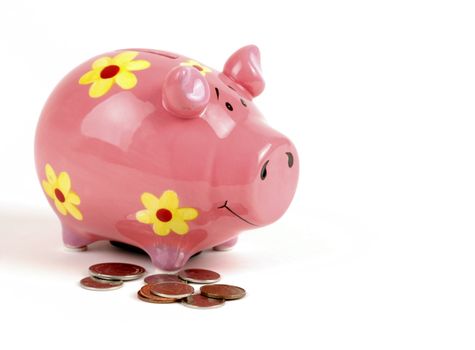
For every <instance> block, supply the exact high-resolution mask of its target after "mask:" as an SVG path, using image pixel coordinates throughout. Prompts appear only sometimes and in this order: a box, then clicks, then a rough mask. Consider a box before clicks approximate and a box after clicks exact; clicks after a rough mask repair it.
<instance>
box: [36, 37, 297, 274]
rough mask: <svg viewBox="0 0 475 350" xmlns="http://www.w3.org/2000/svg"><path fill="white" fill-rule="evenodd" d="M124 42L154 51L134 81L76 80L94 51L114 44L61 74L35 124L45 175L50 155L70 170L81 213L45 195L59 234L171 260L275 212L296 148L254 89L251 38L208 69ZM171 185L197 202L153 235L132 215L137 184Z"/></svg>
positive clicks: (177, 262) (160, 214)
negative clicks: (105, 85)
mask: <svg viewBox="0 0 475 350" xmlns="http://www.w3.org/2000/svg"><path fill="white" fill-rule="evenodd" d="M126 51H135V52H138V55H137V56H136V57H135V58H134V59H135V60H146V61H148V62H149V63H150V66H149V67H148V68H147V69H143V70H137V71H134V72H133V73H134V74H135V76H136V78H137V83H136V85H135V86H134V87H133V88H127V89H124V88H122V87H121V86H119V85H118V83H117V84H114V85H113V86H112V87H111V88H110V90H108V92H107V93H105V94H104V95H103V96H100V97H95V98H92V97H90V95H89V94H88V90H89V85H81V84H79V83H78V81H79V79H80V78H81V76H82V75H83V74H85V73H86V72H88V71H89V70H91V65H92V64H93V62H94V61H95V60H97V59H98V58H99V57H103V56H109V57H114V56H116V55H117V54H119V53H120V52H121V51H116V52H111V53H107V54H104V55H101V56H98V57H96V58H93V59H91V60H90V61H87V62H85V63H84V64H82V65H80V66H79V67H77V68H76V69H74V70H73V71H72V72H71V73H69V74H68V75H67V76H66V77H65V78H64V79H63V80H62V81H61V82H60V83H59V85H58V86H57V87H56V89H55V90H54V91H53V93H52V94H51V96H50V98H49V99H48V101H47V103H46V105H45V107H44V110H43V113H42V115H41V118H40V121H39V124H38V128H37V134H36V145H35V152H36V167H37V171H38V176H39V178H40V181H44V180H45V179H46V175H45V165H46V164H50V165H51V166H52V168H53V169H54V170H55V171H56V174H59V173H60V172H62V171H64V172H67V174H68V175H69V177H70V180H71V187H72V190H73V191H74V192H75V193H77V195H78V196H79V197H80V204H78V205H77V208H78V209H79V210H80V212H81V213H82V219H81V220H78V219H76V218H74V217H73V216H72V215H69V213H68V214H67V215H63V214H61V213H59V212H58V210H57V209H56V207H55V204H54V201H53V199H52V198H53V197H51V198H50V196H48V197H47V198H48V200H49V201H50V203H51V204H52V207H53V209H54V210H55V211H56V213H57V214H58V216H59V218H60V220H61V223H62V226H63V240H64V243H65V244H66V245H67V246H72V247H81V246H85V245H88V244H89V243H92V242H94V241H96V240H102V239H105V240H115V241H121V242H124V243H128V244H132V245H136V246H138V247H140V248H142V249H144V250H145V251H146V252H147V253H148V254H149V255H150V257H151V259H152V261H153V263H154V265H156V266H157V267H159V268H161V269H164V270H177V269H180V268H181V267H182V266H183V265H184V264H185V263H186V262H187V260H188V259H189V257H190V256H191V255H193V254H195V253H197V252H199V251H201V250H204V249H208V248H212V247H218V248H219V247H222V248H229V246H231V245H233V244H234V243H235V241H236V236H237V235H238V234H239V233H240V232H241V231H243V230H249V229H253V228H256V227H260V226H264V225H267V224H270V223H272V222H273V221H275V220H277V219H278V218H279V217H280V216H282V215H283V214H284V212H285V211H286V209H287V207H288V206H289V204H290V202H291V200H292V198H293V195H294V192H295V189H296V185H297V180H298V168H299V160H298V155H297V151H296V149H295V147H294V146H293V144H292V143H291V141H290V140H289V139H287V138H286V137H285V136H284V135H282V134H281V133H279V132H277V131H275V130H274V129H272V128H271V127H270V126H269V125H268V124H267V123H266V122H265V120H264V118H263V116H262V115H261V114H260V112H259V111H258V110H257V108H256V106H255V105H254V103H253V101H252V98H253V97H254V96H257V95H258V94H259V93H260V92H261V91H262V90H263V88H264V81H263V80H262V75H261V71H260V63H259V60H260V58H259V51H258V49H257V48H256V47H255V46H248V47H245V48H242V49H241V50H239V51H238V52H236V53H235V54H234V55H233V56H231V58H230V59H229V60H228V62H227V63H226V65H225V69H224V73H221V72H218V71H215V70H210V71H209V72H206V71H205V70H204V69H203V67H204V66H203V67H202V66H198V65H193V62H192V63H191V64H188V63H187V62H190V60H189V58H187V57H184V56H180V55H175V54H172V53H168V52H163V51H155V50H148V49H131V50H126ZM205 68H206V67H205ZM113 74H117V68H114V67H112V66H107V67H106V68H104V69H102V71H101V79H110V76H113ZM167 190H171V191H174V192H176V194H177V195H178V198H179V207H186V208H194V209H196V211H197V213H198V216H197V217H196V218H195V219H192V220H189V221H186V223H187V224H188V228H189V229H188V231H187V232H186V233H185V234H183V233H182V234H177V233H176V232H174V231H173V230H171V231H170V232H169V233H168V234H167V235H159V234H157V233H156V232H154V229H153V227H152V225H151V224H144V223H142V222H139V221H138V220H137V217H136V213H137V212H138V211H140V210H143V209H144V205H143V204H142V202H141V195H142V194H143V193H144V192H148V193H152V194H154V195H156V197H160V196H161V195H162V193H164V191H167ZM58 196H59V197H58ZM60 197H61V194H60V193H57V195H56V198H60ZM61 199H63V200H64V198H61ZM160 210H161V211H160ZM160 210H159V211H157V218H160V220H162V221H163V222H165V221H167V220H170V218H171V216H170V215H171V214H170V212H167V211H168V209H160ZM271 239H272V237H269V240H271Z"/></svg>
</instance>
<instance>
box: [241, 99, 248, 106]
mask: <svg viewBox="0 0 475 350" xmlns="http://www.w3.org/2000/svg"><path fill="white" fill-rule="evenodd" d="M241 103H242V105H243V106H244V107H247V104H246V101H244V100H243V99H242V98H241Z"/></svg>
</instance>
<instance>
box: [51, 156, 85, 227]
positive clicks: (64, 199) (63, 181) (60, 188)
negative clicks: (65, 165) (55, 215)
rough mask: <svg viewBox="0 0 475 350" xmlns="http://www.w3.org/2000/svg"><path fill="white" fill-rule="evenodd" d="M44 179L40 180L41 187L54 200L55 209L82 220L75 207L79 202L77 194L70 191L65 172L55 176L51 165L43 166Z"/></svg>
mask: <svg viewBox="0 0 475 350" xmlns="http://www.w3.org/2000/svg"><path fill="white" fill-rule="evenodd" d="M45 173H46V180H43V181H42V185H43V189H44V191H45V192H46V194H47V195H48V197H50V198H51V199H53V200H54V204H55V205H56V209H58V211H59V212H60V213H61V214H63V215H67V214H68V213H69V214H71V216H72V217H73V218H75V219H76V220H82V213H81V212H80V211H79V209H78V208H77V207H76V205H79V204H80V203H81V199H80V198H79V196H78V195H77V194H76V193H75V192H73V191H71V179H70V177H69V175H68V173H67V172H65V171H63V172H61V173H59V175H58V176H56V173H55V172H54V170H53V167H52V166H51V165H49V164H46V166H45Z"/></svg>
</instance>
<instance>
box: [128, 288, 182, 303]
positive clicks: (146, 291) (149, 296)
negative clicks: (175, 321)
mask: <svg viewBox="0 0 475 350" xmlns="http://www.w3.org/2000/svg"><path fill="white" fill-rule="evenodd" d="M150 287H151V285H150V284H146V285H145V286H143V287H142V288H140V290H139V291H138V292H137V297H138V298H139V299H140V300H142V301H146V302H149V303H154V304H170V303H174V302H175V301H176V299H172V298H164V297H159V296H158V295H155V294H153V293H152V292H151V291H150Z"/></svg>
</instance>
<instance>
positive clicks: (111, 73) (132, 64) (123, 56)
mask: <svg viewBox="0 0 475 350" xmlns="http://www.w3.org/2000/svg"><path fill="white" fill-rule="evenodd" d="M138 54H139V53H138V52H136V51H123V52H121V53H119V54H118V55H116V56H114V57H112V58H111V57H107V56H104V57H101V58H98V59H97V60H95V61H94V63H93V64H92V70H90V71H89V72H87V73H85V74H84V75H83V76H82V77H81V78H80V79H79V84H81V85H88V84H92V85H91V87H90V88H89V96H91V97H94V98H97V97H101V96H103V95H104V94H106V93H107V92H108V91H109V90H110V88H111V87H112V85H114V83H116V84H117V85H119V86H120V87H121V88H122V89H125V90H128V89H132V88H133V87H134V86H135V85H137V77H136V76H135V74H134V73H132V72H133V71H137V70H143V69H147V68H148V67H150V62H149V61H146V60H136V61H134V60H133V59H134V58H135V57H136V56H137V55H138Z"/></svg>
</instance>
